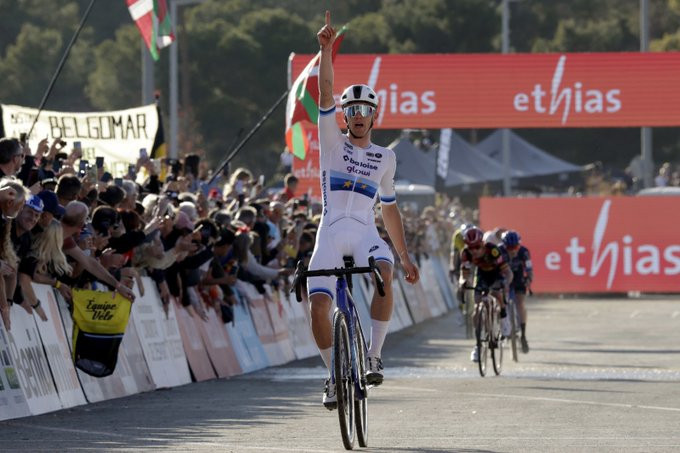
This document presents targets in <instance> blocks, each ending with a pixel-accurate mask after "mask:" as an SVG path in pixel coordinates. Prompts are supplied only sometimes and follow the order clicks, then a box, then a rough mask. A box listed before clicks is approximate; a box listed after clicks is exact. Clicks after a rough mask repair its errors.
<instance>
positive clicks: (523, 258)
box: [500, 230, 534, 354]
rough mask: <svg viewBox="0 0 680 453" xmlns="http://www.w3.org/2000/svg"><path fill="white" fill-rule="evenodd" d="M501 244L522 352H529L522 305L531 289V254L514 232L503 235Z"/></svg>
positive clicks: (524, 307)
mask: <svg viewBox="0 0 680 453" xmlns="http://www.w3.org/2000/svg"><path fill="white" fill-rule="evenodd" d="M502 239H503V244H502V245H501V247H500V249H501V251H502V252H503V253H504V254H505V255H506V259H507V261H508V264H509V265H510V270H512V275H513V277H512V287H513V289H514V290H515V299H516V301H517V310H518V313H519V319H520V327H521V330H522V337H521V338H520V340H521V343H522V352H523V353H525V354H526V353H528V352H529V342H528V341H527V337H526V327H527V310H526V306H525V305H524V299H525V298H526V296H527V291H528V289H529V288H530V287H531V281H532V280H533V279H534V270H533V266H532V264H531V254H530V253H529V249H528V248H526V247H525V246H523V245H522V244H521V241H520V240H521V238H520V236H519V234H518V233H517V232H516V231H513V230H508V231H506V232H505V233H503V236H502Z"/></svg>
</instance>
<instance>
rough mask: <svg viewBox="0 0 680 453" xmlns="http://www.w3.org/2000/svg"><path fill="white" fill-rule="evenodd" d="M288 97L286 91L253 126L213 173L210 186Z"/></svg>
mask: <svg viewBox="0 0 680 453" xmlns="http://www.w3.org/2000/svg"><path fill="white" fill-rule="evenodd" d="M287 97H288V90H286V91H284V92H283V94H282V95H281V97H279V98H278V99H277V100H276V102H275V103H274V105H272V106H271V107H270V108H269V110H267V113H265V114H264V115H263V116H262V118H260V121H258V122H257V124H256V125H255V126H253V128H252V129H251V130H250V132H248V135H246V136H245V137H244V138H243V140H241V142H240V143H239V144H238V145H237V146H236V148H234V149H233V150H232V151H231V153H229V155H228V156H227V157H226V158H225V159H224V160H223V161H222V162H221V163H220V166H219V168H218V169H217V171H215V173H213V175H212V178H210V182H208V185H210V184H212V183H213V182H214V181H215V179H217V176H218V175H219V174H220V173H222V170H224V167H226V166H227V165H228V164H229V162H230V161H231V160H232V159H233V158H234V156H236V154H237V153H238V152H239V151H241V148H243V147H244V146H245V144H246V143H248V140H250V139H251V137H252V136H253V135H255V132H257V131H258V130H259V129H260V128H261V127H262V125H263V124H264V122H265V121H267V118H269V117H270V116H271V114H272V113H274V110H276V108H277V107H278V106H279V105H281V103H282V102H283V101H284V99H286V98H287Z"/></svg>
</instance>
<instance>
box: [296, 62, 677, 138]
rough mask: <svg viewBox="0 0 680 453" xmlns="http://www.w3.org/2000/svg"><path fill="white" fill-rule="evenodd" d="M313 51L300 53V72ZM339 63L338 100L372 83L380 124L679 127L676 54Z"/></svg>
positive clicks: (429, 126)
mask: <svg viewBox="0 0 680 453" xmlns="http://www.w3.org/2000/svg"><path fill="white" fill-rule="evenodd" d="M311 58H312V55H295V56H294V57H293V59H292V67H291V75H292V78H293V80H294V79H295V77H297V75H298V74H299V73H300V72H301V71H302V69H303V68H304V66H305V65H306V64H307V63H308V62H309V60H310V59H311ZM334 68H335V86H334V90H335V93H334V96H335V98H336V101H337V100H338V99H339V98H340V93H341V92H342V90H343V89H344V88H345V87H346V86H348V85H351V84H354V83H366V84H369V85H371V86H373V87H374V88H375V90H376V92H377V93H378V96H379V97H380V105H381V108H380V116H379V118H378V120H377V121H376V127H378V128H383V129H402V128H411V127H415V128H430V129H439V128H446V127H452V128H498V127H510V128H534V127H639V126H678V125H680V84H679V83H678V74H680V53H678V52H665V53H634V52H629V53H624V52H621V53H565V54H509V55H498V54H411V55H390V54H371V55H364V54H355V55H347V54H345V55H343V54H339V55H338V56H337V59H336V60H335V65H334ZM338 122H339V123H340V125H341V126H344V121H343V119H342V116H341V112H340V111H338Z"/></svg>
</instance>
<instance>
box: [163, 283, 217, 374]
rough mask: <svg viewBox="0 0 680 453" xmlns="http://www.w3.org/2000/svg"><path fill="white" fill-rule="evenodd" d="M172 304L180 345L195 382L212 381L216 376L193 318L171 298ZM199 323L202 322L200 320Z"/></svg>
mask: <svg viewBox="0 0 680 453" xmlns="http://www.w3.org/2000/svg"><path fill="white" fill-rule="evenodd" d="M172 301H173V302H172V303H174V304H175V313H176V315H177V326H178V327H179V332H180V335H181V336H182V344H183V345H184V353H185V354H186V357H187V360H188V361H189V367H190V368H191V372H192V373H193V374H194V378H196V380H197V381H206V380H208V379H214V378H216V377H217V376H216V375H215V371H214V370H213V367H212V365H211V363H210V359H209V358H208V353H207V351H206V350H205V347H204V346H203V340H202V339H201V334H200V333H199V332H198V330H197V328H196V324H195V321H194V317H195V318H198V315H194V316H191V315H190V314H189V311H188V310H187V309H186V308H184V307H182V305H181V304H180V303H179V302H178V301H177V300H176V299H175V298H174V297H173V298H172ZM198 321H199V322H203V321H201V320H200V319H199V320H198Z"/></svg>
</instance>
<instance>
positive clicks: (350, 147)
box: [344, 142, 354, 156]
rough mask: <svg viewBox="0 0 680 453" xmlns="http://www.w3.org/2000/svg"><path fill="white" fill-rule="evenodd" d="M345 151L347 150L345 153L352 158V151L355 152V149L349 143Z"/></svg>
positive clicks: (346, 144)
mask: <svg viewBox="0 0 680 453" xmlns="http://www.w3.org/2000/svg"><path fill="white" fill-rule="evenodd" d="M344 149H345V152H346V153H347V154H349V155H350V156H351V155H352V150H353V149H354V148H353V147H352V145H350V144H349V143H347V142H345V146H344Z"/></svg>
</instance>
